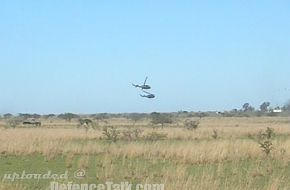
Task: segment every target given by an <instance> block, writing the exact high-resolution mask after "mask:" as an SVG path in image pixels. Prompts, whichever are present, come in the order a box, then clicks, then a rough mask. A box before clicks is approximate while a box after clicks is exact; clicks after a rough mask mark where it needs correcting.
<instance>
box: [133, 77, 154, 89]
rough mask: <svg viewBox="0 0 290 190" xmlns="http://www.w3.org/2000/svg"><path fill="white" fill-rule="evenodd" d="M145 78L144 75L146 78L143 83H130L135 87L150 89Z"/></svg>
mask: <svg viewBox="0 0 290 190" xmlns="http://www.w3.org/2000/svg"><path fill="white" fill-rule="evenodd" d="M147 79H148V77H146V79H145V81H144V83H143V85H137V84H133V83H132V85H133V86H134V87H136V88H141V89H142V90H144V89H145V90H149V89H151V86H149V85H147V84H146V82H147Z"/></svg>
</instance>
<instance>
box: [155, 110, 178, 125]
mask: <svg viewBox="0 0 290 190" xmlns="http://www.w3.org/2000/svg"><path fill="white" fill-rule="evenodd" d="M151 123H152V124H154V125H158V124H161V126H162V128H163V127H164V124H166V123H168V124H170V123H173V121H172V119H171V118H170V116H169V115H166V114H161V113H157V112H153V113H151Z"/></svg>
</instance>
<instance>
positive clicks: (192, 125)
mask: <svg viewBox="0 0 290 190" xmlns="http://www.w3.org/2000/svg"><path fill="white" fill-rule="evenodd" d="M198 126H199V121H189V120H186V121H185V123H184V127H185V128H186V129H188V130H193V129H194V130H195V129H197V128H198Z"/></svg>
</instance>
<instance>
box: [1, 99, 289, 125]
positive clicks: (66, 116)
mask: <svg viewBox="0 0 290 190" xmlns="http://www.w3.org/2000/svg"><path fill="white" fill-rule="evenodd" d="M289 114H290V101H288V102H287V103H286V104H285V105H284V106H282V107H274V108H273V107H271V103H270V102H263V103H262V104H261V105H260V106H259V108H258V109H257V108H255V107H253V106H252V105H251V104H250V103H244V104H243V105H242V106H241V108H240V109H232V110H231V111H223V112H217V111H209V112H193V111H178V112H172V113H158V112H153V113H97V114H88V115H83V114H75V113H62V114H45V115H40V114H36V113H34V114H29V113H19V114H17V115H13V114H11V113H6V114H3V115H0V117H1V118H8V119H9V118H14V117H17V118H21V119H29V118H34V119H41V118H43V119H63V120H66V121H71V120H73V119H82V118H91V119H94V120H106V119H110V118H127V119H131V120H133V121H135V122H137V121H138V120H141V119H146V118H147V119H152V118H153V119H154V118H158V119H160V118H162V120H164V121H166V120H169V119H168V118H173V117H199V118H203V117H217V116H224V117H255V116H256V117H261V116H289ZM158 119H156V120H158ZM168 123H170V122H168Z"/></svg>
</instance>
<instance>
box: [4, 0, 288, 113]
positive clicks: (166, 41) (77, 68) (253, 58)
mask: <svg viewBox="0 0 290 190" xmlns="http://www.w3.org/2000/svg"><path fill="white" fill-rule="evenodd" d="M289 10H290V1H288V0H280V1H272V0H271V1H270V0H263V1H250V0H247V1H246V0H241V1H232V0H221V1H216V0H205V1H185V0H184V1H168V0H167V1H163V0H162V1H153V0H146V1H145V0H144V1H143V0H140V1H92V0H91V1H89V0H88V1H76V0H62V1H61V0H51V1H36V0H26V1H21V0H2V1H1V4H0V80H1V84H2V85H1V91H0V113H6V112H12V113H23V112H30V113H34V112H37V113H61V112H76V113H96V112H152V111H166V112H167V111H178V110H188V111H191V110H192V111H199V110H225V109H232V108H240V107H241V106H242V104H243V103H245V102H249V103H251V104H252V105H254V106H256V107H257V106H258V105H260V104H261V103H262V102H263V101H270V102H272V104H273V106H276V105H281V104H283V103H284V102H286V101H287V100H288V99H290V90H289V89H290V75H289V72H290V11H289ZM146 76H148V77H149V79H148V83H149V84H150V85H151V86H152V87H153V89H152V92H153V93H155V94H156V96H157V97H156V99H153V100H148V99H142V98H141V97H139V91H138V90H137V89H135V88H133V87H132V86H130V85H131V82H135V83H138V82H140V83H141V82H142V81H143V80H144V78H145V77H146Z"/></svg>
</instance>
